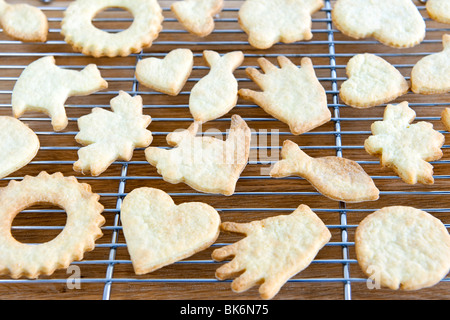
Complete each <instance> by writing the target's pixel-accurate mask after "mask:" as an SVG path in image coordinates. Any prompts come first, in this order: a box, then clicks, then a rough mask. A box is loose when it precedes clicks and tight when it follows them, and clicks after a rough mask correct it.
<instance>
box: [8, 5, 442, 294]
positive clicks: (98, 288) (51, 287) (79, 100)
mask: <svg viewBox="0 0 450 320" xmlns="http://www.w3.org/2000/svg"><path fill="white" fill-rule="evenodd" d="M8 2H9V3H18V2H23V1H13V0H9V1H8ZM27 2H28V3H30V4H32V5H36V6H39V7H40V8H42V9H44V12H45V13H46V15H47V16H48V18H49V21H50V22H49V25H50V33H49V39H48V42H47V43H45V44H39V43H27V44H24V43H21V42H18V41H14V40H12V39H10V38H8V37H7V36H6V35H5V34H4V33H3V32H1V33H0V59H1V60H0V61H1V63H0V70H1V71H0V112H1V114H2V115H11V90H12V88H13V86H14V83H15V81H16V80H17V77H19V76H20V74H21V72H22V71H23V69H24V68H25V67H26V66H27V65H28V64H29V63H31V62H32V61H34V60H36V59H38V58H40V57H42V56H45V55H54V56H55V58H56V63H57V65H59V66H64V67H67V68H73V69H76V70H79V69H80V68H82V67H84V66H85V65H87V64H89V63H95V64H97V65H98V67H99V69H100V71H101V73H102V76H103V77H104V78H105V79H106V80H107V81H108V83H109V88H108V89H105V90H103V91H101V92H99V93H96V94H93V95H90V96H87V97H71V98H69V100H68V101H67V108H66V111H67V114H68V117H69V120H70V121H69V125H68V127H67V128H66V129H65V130H64V131H62V132H58V133H55V132H53V130H52V127H51V125H50V121H49V118H48V116H46V115H44V114H41V113H32V112H28V113H26V114H25V115H24V116H23V117H22V118H21V120H22V121H24V122H25V123H27V124H28V125H29V126H30V127H31V128H32V129H33V130H35V132H37V134H38V137H39V139H40V142H41V149H40V150H39V152H38V154H37V156H36V158H35V159H34V160H33V161H32V162H31V163H30V164H29V165H27V166H26V167H24V168H22V169H20V170H19V171H17V172H15V173H13V174H11V175H10V176H9V177H7V178H5V179H3V180H2V181H0V184H1V186H5V185H6V184H7V183H8V182H9V181H10V180H11V179H21V178H22V177H23V176H24V175H32V176H35V175H37V174H38V173H39V172H40V171H43V170H45V171H47V172H49V173H53V172H62V173H63V174H64V175H66V176H71V175H74V176H76V177H77V178H78V179H79V180H80V181H81V182H85V183H89V184H90V185H91V186H92V188H93V191H94V192H96V193H98V194H100V196H101V198H100V201H101V203H102V204H103V205H104V207H105V211H104V213H103V215H104V217H105V219H106V224H105V225H104V226H103V228H102V230H103V233H104V235H103V237H102V238H100V239H99V240H98V241H97V244H96V247H95V249H94V250H93V251H91V252H88V253H86V254H85V257H84V259H83V260H82V261H80V262H74V263H73V266H77V267H78V268H79V270H80V276H81V283H80V285H81V287H80V288H78V289H77V288H75V289H70V288H69V286H68V285H67V283H66V281H67V279H68V278H69V277H70V276H71V275H72V273H70V272H69V273H68V272H67V270H58V271H56V272H55V273H54V274H53V275H51V276H43V277H40V278H39V279H38V280H34V281H30V280H28V279H19V280H13V279H10V278H9V277H8V276H1V277H0V299H192V300H194V299H220V300H224V299H229V300H233V299H249V300H250V299H252V300H253V299H260V298H259V294H258V287H257V286H255V287H253V288H252V289H250V290H248V291H246V292H244V293H240V294H237V293H234V292H232V291H231V288H230V284H231V282H230V281H218V280H216V279H215V277H214V272H215V270H216V269H217V268H218V267H219V266H220V265H221V264H222V263H217V262H214V261H212V259H211V252H212V250H214V249H215V248H218V247H220V246H222V245H224V244H231V243H233V242H235V241H237V240H239V239H241V236H238V235H234V234H228V233H221V234H220V236H219V238H218V240H217V242H216V243H215V244H214V245H213V246H212V247H210V248H208V249H206V250H204V251H202V252H200V253H198V254H195V255H194V256H192V257H189V258H187V259H185V260H183V261H181V262H178V263H175V264H172V265H170V266H166V267H164V268H162V269H160V270H157V271H155V272H153V273H150V274H147V275H143V276H136V275H135V274H134V272H133V269H132V265H131V262H130V257H129V255H128V252H127V247H126V243H125V239H124V236H123V233H122V230H121V226H120V220H119V213H120V203H121V199H123V197H124V196H125V195H126V194H127V193H128V192H130V191H131V190H133V189H135V188H138V187H144V186H147V187H155V188H160V189H162V190H164V191H166V192H169V193H170V194H171V195H173V199H174V201H175V202H176V203H177V204H179V203H182V202H186V201H201V202H206V203H208V204H210V205H211V206H213V207H215V208H216V209H217V210H218V211H219V213H220V216H221V219H222V221H236V222H249V221H253V220H260V219H263V218H267V217H270V216H275V215H280V214H289V213H291V212H292V211H293V210H294V209H295V208H297V207H298V206H299V205H300V204H306V205H308V206H310V207H311V208H312V209H313V210H314V211H315V212H316V213H317V214H318V216H319V217H320V218H321V219H322V220H323V221H324V223H325V224H326V225H327V226H328V227H329V229H330V231H331V233H332V238H331V241H330V243H329V244H327V245H326V246H325V247H324V248H323V249H322V250H321V251H320V252H319V254H318V255H317V257H316V259H315V260H314V262H313V263H312V264H311V265H310V266H309V267H308V268H307V269H306V270H304V271H303V272H301V273H299V274H298V275H296V276H294V277H293V278H292V279H291V280H290V281H288V283H286V284H285V285H284V286H283V287H282V289H281V290H280V292H279V294H278V295H277V296H275V298H274V299H282V300H288V299H297V300H301V299H336V300H342V299H350V298H351V299H355V300H357V299H389V300H392V299H448V298H450V281H449V280H450V278H448V277H447V278H445V279H444V280H443V281H441V282H440V283H439V284H437V285H435V286H434V287H432V288H427V289H422V290H418V291H411V292H405V291H392V290H389V289H373V290H370V289H368V287H367V284H366V277H365V276H364V274H363V273H362V272H361V270H360V268H359V266H358V264H357V261H356V257H355V252H354V231H355V228H356V226H357V225H358V223H359V222H360V221H361V220H362V219H363V218H364V217H365V216H366V215H368V214H370V213H371V212H373V211H375V210H377V209H380V208H383V207H385V206H392V205H408V206H413V207H416V208H419V209H424V210H427V211H428V212H430V213H431V214H433V215H434V216H436V217H438V218H440V219H441V220H442V222H443V223H444V224H446V226H447V227H448V226H449V224H450V205H449V200H448V192H449V191H450V176H449V175H450V162H449V160H450V152H449V150H448V142H446V144H445V145H444V147H443V152H444V156H443V157H442V159H441V160H439V161H436V162H434V163H433V165H434V169H435V170H434V173H435V183H434V185H431V186H424V185H407V184H405V183H403V182H402V181H401V180H400V179H399V178H398V177H397V176H396V175H395V174H394V173H393V172H392V171H390V170H388V169H383V168H381V166H380V165H379V162H378V159H376V158H374V157H372V156H370V155H369V154H367V153H366V152H365V150H364V148H363V143H364V140H365V139H366V138H367V137H368V136H369V135H370V125H371V124H372V123H373V121H376V120H381V118H382V115H383V111H384V105H383V106H377V107H374V108H370V109H366V110H358V109H354V108H351V107H348V106H346V105H344V104H342V102H340V101H339V98H338V89H339V87H340V84H341V83H342V81H343V80H345V79H346V74H345V66H346V64H347V62H348V60H349V59H350V58H351V57H352V56H353V55H354V54H356V53H364V52H369V53H374V54H380V55H382V57H384V58H385V59H386V60H387V61H389V62H390V63H392V64H394V65H395V66H396V67H397V68H398V70H400V72H401V73H402V74H403V75H404V76H405V77H406V78H407V79H408V80H409V76H410V71H411V68H412V66H413V65H414V64H415V63H416V62H417V61H418V60H419V59H420V58H422V57H423V56H425V55H427V54H430V53H433V52H438V51H441V50H442V43H441V38H442V35H443V34H444V33H445V32H450V26H448V25H444V24H440V23H437V22H434V21H432V20H430V19H429V18H428V16H427V13H426V11H425V8H424V5H423V4H421V3H420V2H418V1H415V3H416V4H417V5H418V6H419V9H420V12H421V13H422V15H423V16H424V18H425V19H426V24H427V28H428V29H427V35H426V39H425V41H424V42H423V43H422V44H420V45H418V46H416V47H414V48H410V49H393V48H389V47H387V46H384V45H382V44H380V43H378V42H377V41H375V40H374V39H364V40H360V41H354V40H353V39H350V38H348V37H346V36H344V35H342V34H341V33H340V32H339V31H338V30H336V28H335V27H334V26H333V25H332V23H331V20H330V5H331V7H332V6H333V5H334V1H331V3H329V2H328V1H326V2H327V6H328V7H326V8H325V9H323V10H321V11H320V12H317V13H316V14H314V15H313V33H314V37H313V39H312V40H311V41H307V42H298V43H294V44H277V45H275V46H274V47H272V48H270V49H267V50H257V49H255V48H252V47H251V46H250V45H249V44H248V42H247V35H246V34H245V33H244V32H243V31H242V30H241V29H240V27H239V24H238V23H237V13H238V8H239V7H240V6H241V4H242V3H243V1H225V8H226V9H225V10H223V11H222V12H221V13H220V15H219V16H218V18H217V21H216V29H215V31H214V32H213V34H211V35H210V36H208V37H206V38H199V37H197V36H194V35H190V34H189V33H187V32H186V31H185V30H184V28H183V26H182V25H181V24H179V23H178V22H177V21H176V19H175V18H174V15H173V14H172V12H171V11H170V10H169V7H170V4H171V2H172V1H160V4H161V7H163V9H164V11H163V14H164V17H165V21H164V23H163V31H162V32H161V33H160V35H159V37H158V39H157V40H156V41H155V42H154V44H153V45H152V46H151V47H150V48H146V49H145V50H143V52H142V53H141V54H139V55H131V56H129V57H123V58H98V59H96V58H92V57H88V56H84V55H82V54H80V53H76V52H74V51H73V49H72V48H71V46H69V45H68V44H66V43H65V42H64V39H63V37H62V36H61V34H60V22H61V18H62V16H63V9H64V8H65V7H66V6H67V5H68V3H70V1H56V0H55V1H53V3H51V4H49V5H44V4H42V3H41V2H40V1H37V0H29V1H27ZM97 17H98V18H116V17H121V18H130V19H125V21H123V19H122V21H118V20H116V19H103V22H100V21H96V22H95V25H96V26H98V27H99V28H104V29H123V28H126V27H127V26H128V25H130V23H131V15H130V14H129V13H128V12H126V11H117V10H115V11H110V10H108V11H107V12H103V13H100V14H99V15H98V16H97ZM104 20H107V21H104ZM108 20H109V21H108ZM180 47H182V48H189V49H191V50H192V51H193V52H194V54H195V60H194V63H195V67H194V70H193V72H192V74H191V77H190V79H189V81H188V82H187V84H186V86H185V87H184V89H183V92H182V93H181V94H180V95H178V96H176V97H170V96H167V95H164V94H160V93H158V92H155V91H152V90H150V89H148V88H145V87H144V86H142V85H140V84H139V83H137V82H136V80H135V78H134V70H135V69H134V68H135V65H136V62H137V61H138V60H139V59H143V58H146V57H150V56H157V57H161V56H164V55H165V54H166V53H167V52H169V51H170V50H173V49H176V48H180ZM205 49H210V50H215V51H218V52H220V53H226V52H230V51H234V50H241V51H243V52H244V54H245V60H244V63H243V64H242V65H241V67H240V68H239V69H238V70H236V72H235V76H236V78H237V79H238V80H239V87H240V88H253V89H257V87H256V85H255V84H254V83H253V82H251V81H250V80H249V79H248V77H247V75H246V73H245V68H246V67H249V66H254V67H256V66H257V62H256V59H257V58H258V57H259V56H266V57H267V58H268V59H269V60H271V61H273V62H276V60H275V59H276V56H277V55H281V54H286V55H289V57H290V58H291V59H292V61H293V62H294V63H296V64H299V63H300V59H301V58H302V57H304V56H309V57H311V59H312V61H313V64H314V66H315V70H316V73H317V76H318V77H319V79H320V82H321V84H322V85H323V86H324V88H325V89H326V90H327V97H328V102H329V107H330V110H331V112H332V114H333V119H332V121H330V122H328V123H326V124H324V125H322V126H321V127H319V128H316V129H314V130H312V131H311V132H308V133H305V134H302V135H299V136H294V135H292V134H291V133H290V132H289V129H288V127H287V125H285V124H284V123H282V122H280V121H278V120H276V119H274V118H272V117H271V116H270V115H268V114H266V113H265V112H264V111H263V110H262V109H261V108H260V107H258V106H256V105H254V104H252V103H250V102H249V101H244V100H242V99H239V101H238V104H237V106H236V107H235V108H234V109H233V110H232V111H231V112H230V113H229V114H227V115H225V116H224V117H222V118H221V119H218V120H214V121H210V122H208V123H206V124H205V125H204V126H203V128H202V129H203V131H206V130H209V129H216V130H219V131H220V132H221V133H225V132H226V130H227V128H229V125H230V121H229V120H230V117H231V115H232V114H239V115H240V116H242V117H243V118H244V119H245V120H246V121H247V123H248V125H249V126H250V127H251V128H252V130H253V135H252V150H251V155H250V162H249V164H248V165H247V167H246V168H245V170H244V172H243V173H242V177H241V179H240V180H239V181H238V183H237V187H236V193H235V194H234V195H232V196H230V197H226V196H220V195H209V194H204V193H200V192H197V191H195V190H193V189H191V188H190V187H188V186H187V185H185V184H182V183H180V184H176V185H173V184H170V183H167V182H165V181H164V180H162V178H161V176H159V175H158V174H157V172H156V169H155V168H154V167H153V166H151V165H149V164H148V163H146V161H145V157H144V149H142V148H141V149H136V150H135V152H134V156H133V159H132V160H131V161H130V162H129V163H124V162H120V161H118V162H116V163H114V164H113V165H111V166H110V167H109V168H108V170H107V171H106V172H104V173H103V174H102V175H101V176H100V177H98V178H93V177H91V176H89V175H86V176H83V175H80V174H79V173H76V172H74V171H73V169H72V165H73V162H74V161H76V160H77V159H78V157H77V150H78V149H79V147H80V145H79V144H78V143H77V142H76V141H75V139H74V136H75V134H76V133H77V132H78V127H77V123H76V120H77V118H78V117H80V116H82V115H85V114H88V113H90V111H91V108H92V107H94V106H100V107H104V108H109V101H110V99H112V98H113V97H115V96H116V95H117V94H118V91H119V90H125V91H127V92H129V93H130V94H133V95H135V94H139V95H141V96H142V98H143V102H144V113H145V114H148V115H151V117H152V119H153V121H152V123H151V124H150V126H149V130H151V131H152V132H153V135H154V141H153V143H152V146H160V147H167V144H166V141H165V137H166V135H167V134H168V133H170V132H172V131H174V130H176V129H180V128H187V127H188V126H189V124H190V123H191V122H192V116H191V115H190V113H189V109H188V99H189V92H190V90H191V88H192V86H193V85H194V84H195V83H196V82H197V81H198V80H199V79H200V78H201V77H203V76H204V75H206V74H207V72H208V68H207V67H206V64H205V62H204V60H203V58H202V51H203V50H205ZM332 49H334V50H335V53H336V54H335V55H332V54H330V52H331V51H330V50H332ZM334 60H335V61H334ZM333 62H335V63H336V67H335V69H333V68H332V65H333ZM333 70H336V76H334V75H333V72H332V71H333ZM401 101H408V102H409V103H410V105H411V107H412V108H413V109H414V110H415V111H416V113H417V117H418V119H419V120H425V121H429V122H431V123H432V124H433V125H434V127H435V129H437V130H440V131H441V132H442V133H444V135H445V136H446V138H448V133H447V132H445V131H444V130H445V129H444V127H443V125H442V123H441V122H440V113H441V111H442V110H443V108H445V107H446V106H447V105H450V100H449V96H448V94H443V95H434V96H423V95H418V94H413V93H411V92H409V93H408V94H406V95H404V96H402V97H400V98H399V99H397V100H396V101H394V102H396V103H397V102H401ZM220 136H221V137H222V136H223V135H222V134H221V135H220ZM285 139H290V140H292V141H294V142H296V143H297V144H299V145H300V146H301V147H302V148H303V149H304V150H305V152H307V153H308V154H309V155H311V156H314V157H315V156H325V155H340V153H342V156H343V157H346V158H349V159H352V160H356V161H359V162H360V163H361V165H362V166H363V168H364V169H365V170H366V171H367V172H368V173H369V174H370V175H371V176H372V177H373V178H374V181H375V183H376V185H377V187H378V188H379V189H380V191H381V196H380V199H379V200H377V201H375V202H363V203H358V204H345V203H339V202H336V201H333V200H329V199H328V198H326V197H324V196H322V195H321V194H319V193H318V192H317V191H316V190H315V189H314V188H313V187H312V186H311V185H310V184H309V183H308V182H307V181H306V180H304V179H302V178H296V177H290V178H285V179H271V178H270V177H269V176H268V169H269V168H270V165H271V164H273V163H274V162H276V161H277V160H278V159H279V152H280V146H281V145H282V143H283V141H284V140H285ZM339 141H340V143H341V145H339ZM65 220H66V215H65V213H64V211H63V210H61V209H59V208H56V207H54V206H52V205H50V204H41V205H36V206H33V207H30V208H28V209H27V210H25V211H23V212H21V213H20V214H19V215H18V216H17V217H16V218H15V219H14V222H13V225H12V234H13V236H14V237H15V238H16V239H17V240H18V241H21V242H25V243H43V242H46V241H49V240H51V239H53V238H54V237H55V236H57V234H59V232H60V231H61V230H62V228H63V227H64V225H65ZM70 270H73V269H70Z"/></svg>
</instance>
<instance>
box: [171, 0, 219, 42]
mask: <svg viewBox="0 0 450 320" xmlns="http://www.w3.org/2000/svg"><path fill="white" fill-rule="evenodd" d="M170 8H171V10H172V11H173V12H174V13H175V16H176V17H177V19H178V21H180V23H181V24H182V25H183V26H184V27H185V28H186V30H188V31H189V32H190V33H192V34H195V35H197V36H199V37H206V36H207V35H209V34H210V33H211V32H212V31H213V30H214V16H215V15H216V14H218V13H219V12H220V11H221V10H222V8H223V0H184V1H176V2H174V3H173V4H172V6H171V7H170Z"/></svg>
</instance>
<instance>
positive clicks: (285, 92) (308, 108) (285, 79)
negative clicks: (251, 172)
mask: <svg viewBox="0 0 450 320" xmlns="http://www.w3.org/2000/svg"><path fill="white" fill-rule="evenodd" d="M258 63H259V65H260V66H261V69H262V70H263V71H264V74H262V73H260V72H259V71H258V70H256V69H255V68H247V74H248V75H249V76H250V78H251V79H252V80H253V81H255V82H256V83H257V84H258V86H260V87H261V89H262V90H263V92H257V91H253V90H249V89H240V90H239V95H240V96H241V97H242V98H244V99H248V100H251V101H253V102H254V103H256V104H257V105H259V106H260V107H261V108H263V109H264V111H266V112H267V113H269V114H270V115H272V116H273V117H275V118H277V119H279V120H280V121H282V122H284V123H287V124H288V125H289V128H290V130H291V132H292V133H293V134H295V135H299V134H302V133H304V132H307V131H310V130H312V129H314V128H316V127H318V126H321V125H322V124H324V123H326V122H328V121H330V119H331V112H330V110H329V109H328V106H327V95H326V93H325V89H324V88H323V86H322V85H321V84H320V82H319V80H318V79H317V77H316V74H315V72H314V68H313V65H312V62H311V59H309V58H303V59H302V60H301V68H297V66H296V65H295V64H293V63H292V62H291V61H290V60H289V59H288V58H286V57H284V56H279V57H278V63H279V65H280V66H281V68H277V67H276V66H274V65H273V64H272V63H270V62H269V61H268V60H267V59H265V58H259V59H258Z"/></svg>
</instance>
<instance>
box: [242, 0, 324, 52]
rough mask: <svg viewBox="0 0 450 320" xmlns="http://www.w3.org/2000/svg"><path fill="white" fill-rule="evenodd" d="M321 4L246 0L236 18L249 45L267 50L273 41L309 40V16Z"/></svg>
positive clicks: (315, 0)
mask: <svg viewBox="0 0 450 320" xmlns="http://www.w3.org/2000/svg"><path fill="white" fill-rule="evenodd" d="M323 6H324V2H323V1H322V0H246V1H245V2H244V4H243V5H242V6H241V8H240V9H239V16H238V17H239V18H238V21H239V24H240V26H241V28H242V29H243V30H244V31H245V32H246V33H247V34H248V41H249V43H250V45H252V46H253V47H255V48H258V49H268V48H270V47H272V46H273V45H274V44H276V43H277V42H283V43H293V42H296V41H301V40H310V39H312V37H313V34H312V32H311V26H312V20H311V15H312V14H313V13H315V12H316V11H318V10H320V9H321V8H322V7H323Z"/></svg>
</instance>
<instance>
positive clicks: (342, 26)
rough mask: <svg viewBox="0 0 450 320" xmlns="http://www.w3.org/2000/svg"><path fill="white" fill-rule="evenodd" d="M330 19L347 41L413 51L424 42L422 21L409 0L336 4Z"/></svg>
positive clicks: (355, 0) (340, 0)
mask: <svg viewBox="0 0 450 320" xmlns="http://www.w3.org/2000/svg"><path fill="white" fill-rule="evenodd" d="M332 19H333V23H334V24H335V26H336V28H337V29H339V30H340V31H341V32H342V33H343V34H345V35H347V36H349V37H352V38H356V39H362V38H368V37H374V38H375V39H377V40H378V41H380V42H381V43H383V44H385V45H387V46H390V47H394V48H409V47H413V46H415V45H417V44H419V43H420V42H422V40H423V39H424V38H425V32H426V26H425V22H424V19H423V18H422V15H421V14H420V12H419V10H418V9H417V7H416V5H415V4H414V3H413V2H412V1H411V0H376V1H373V0H338V1H337V2H336V4H335V5H334V8H333V11H332Z"/></svg>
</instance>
